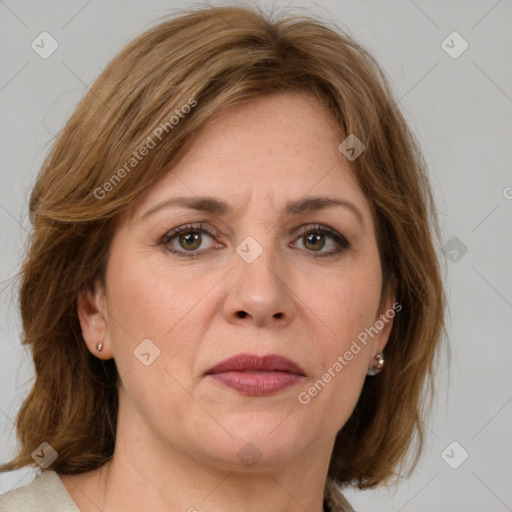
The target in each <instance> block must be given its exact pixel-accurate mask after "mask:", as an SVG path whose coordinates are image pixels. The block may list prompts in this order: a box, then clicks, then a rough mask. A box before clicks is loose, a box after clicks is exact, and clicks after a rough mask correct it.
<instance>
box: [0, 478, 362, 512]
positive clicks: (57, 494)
mask: <svg viewBox="0 0 512 512" xmlns="http://www.w3.org/2000/svg"><path fill="white" fill-rule="evenodd" d="M324 497H325V502H324V508H325V505H327V507H328V508H326V510H330V512H355V511H354V509H353V508H352V507H351V506H350V505H349V503H348V501H347V500H346V499H345V497H344V496H343V495H342V494H341V493H340V491H339V490H338V489H337V488H336V486H335V485H334V484H333V483H332V482H331V481H327V483H326V486H325V493H324ZM0 511H1V512H80V510H79V509H78V507H77V506H76V504H75V502H74V501H73V499H72V498H71V496H70V495H69V493H68V491H67V489H66V487H64V484H63V483H62V480H61V479H60V478H59V475H57V473H55V471H51V470H45V471H43V472H42V473H41V474H40V475H39V476H37V477H36V478H35V479H34V480H33V481H32V482H30V483H29V484H27V485H25V486H23V487H19V488H17V489H14V490H12V491H9V492H7V493H5V494H2V495H1V496H0Z"/></svg>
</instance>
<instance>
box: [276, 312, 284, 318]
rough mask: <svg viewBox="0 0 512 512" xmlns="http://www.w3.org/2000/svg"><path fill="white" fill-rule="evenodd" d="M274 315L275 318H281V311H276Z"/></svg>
mask: <svg viewBox="0 0 512 512" xmlns="http://www.w3.org/2000/svg"><path fill="white" fill-rule="evenodd" d="M274 316H275V317H276V318H283V313H276V314H275V315H274Z"/></svg>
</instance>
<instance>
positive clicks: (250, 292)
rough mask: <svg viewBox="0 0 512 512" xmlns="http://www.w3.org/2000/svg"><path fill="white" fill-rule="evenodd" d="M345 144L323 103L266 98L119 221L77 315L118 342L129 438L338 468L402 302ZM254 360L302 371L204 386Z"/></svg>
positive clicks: (96, 335)
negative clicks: (340, 435)
mask: <svg viewBox="0 0 512 512" xmlns="http://www.w3.org/2000/svg"><path fill="white" fill-rule="evenodd" d="M200 107H201V105H200V104H199V105H198V107H197V108H200ZM341 142H342V139H340V138H339V136H338V135H337V134H336V131H335V128H334V126H333V125H332V121H331V119H330V117H329V114H328V112H327V111H326V110H325V109H324V108H323V107H322V105H321V104H320V103H318V101H317V100H316V99H315V98H313V97H312V96H308V95H299V94H292V93H280V94H276V95H273V96H268V97H262V98H260V99H258V100H254V101H252V102H251V103H248V104H246V105H243V106H238V107H237V108H236V109H235V110H230V111H227V112H226V113H225V114H223V116H222V117H221V118H220V119H218V120H217V121H216V122H215V123H212V124H211V125H208V126H206V127H205V129H204V131H203V132H202V133H201V134H200V135H199V136H198V137H197V139H196V141H195V145H194V147H193V148H192V150H191V151H190V152H189V153H188V155H187V156H185V158H183V160H181V162H180V163H179V165H177V166H176V167H174V168H173V169H172V171H170V172H169V173H168V174H167V175H166V176H165V177H164V178H163V179H161V181H160V182H159V183H157V184H156V185H155V186H153V187H152V188H150V189H149V190H147V191H146V192H145V193H144V194H143V195H141V196H140V197H139V198H138V199H137V201H136V202H135V203H134V204H133V205H132V207H131V209H130V210H128V211H127V212H125V213H124V214H123V216H122V217H120V218H119V223H118V225H117V229H116V232H115V235H114V238H113V242H112V246H111V251H110V256H109V261H108V265H107V271H106V280H105V289H103V288H102V287H101V285H99V284H97V287H96V289H95V295H94V297H95V300H94V301H93V302H94V303H95V304H96V305H97V306H98V308H99V313H95V312H94V307H90V306H87V307H86V306H85V305H84V304H85V302H83V301H82V300H81V301H79V312H80V320H81V324H82V330H83V333H84V337H85V339H86V341H87V343H88V345H89V347H90V349H91V351H93V352H94V349H93V347H95V345H96V343H97V342H98V341H100V340H103V343H104V349H103V351H102V352H101V353H100V354H97V353H96V352H95V354H96V355H98V356H99V357H102V358H108V357H114V359H115V362H116V365H117V368H118V371H119V375H120V380H119V392H120V418H119V425H118V429H126V430H127V431H129V430H130V429H131V428H132V426H133V425H136V426H137V439H138V442H139V443H142V445H143V446H144V447H146V448H149V447H151V449H157V450H160V453H166V452H165V450H168V451H169V452H175V453H178V452H179V453H185V454H187V455H188V456H190V457H192V458H195V457H198V458H201V459H202V460H203V461H204V460H209V461H211V462H213V463H215V464H217V465H220V466H222V467H227V468H233V467H242V466H241V465H242V464H246V466H252V465H253V464H254V463H255V462H257V463H258V464H259V465H260V467H265V465H266V464H269V465H272V464H273V465H275V464H279V463H284V462H285V461H290V460H293V459H296V460H298V458H299V457H308V458H311V457H312V456H313V455H314V456H315V457H318V456H319V454H321V457H323V458H326V459H328V458H329V457H330V451H331V450H332V445H333V442H334V439H335V436H336V433H337V432H338V431H339V429H340V428H341V427H342V426H343V425H344V423H345V422H346V421H347V419H348V418H349V416H350V415H351V413H352V411H353V409H354V407H355V405H356V403H357V400H358V397H359V395H360V392H361V389H362V386H363V383H364V380H365V378H366V372H367V369H368V368H369V367H370V366H372V364H373V362H374V360H373V358H374V356H375V354H376V353H377V352H378V351H380V350H382V349H383V348H384V345H385V343H386V341H387V337H388V335H389V332H390V329H391V325H392V321H390V320H388V321H387V322H384V324H385V326H384V327H383V328H382V329H380V330H379V332H378V334H376V335H374V336H373V337H372V336H368V330H367V331H365V329H369V328H373V327H374V326H375V324H376V322H377V321H378V320H379V319H380V318H381V315H382V314H383V313H386V311H389V310H390V308H392V305H393V302H394V298H393V297H392V296H389V297H385V299H386V301H383V303H380V302H379V299H380V293H381V284H382V282H381V268H380V264H379V255H378V249H377V243H376V238H375V231H374V224H373V221H372V215H371V210H370V204H369V203H368V200H367V199H366V198H365V196H364V195H363V193H362V191H361V190H360V188H359V186H358V185H357V183H356V180H355V178H354V176H353V174H352V171H351V169H350V167H349V164H350V162H348V161H347V159H345V157H344V156H343V155H342V154H341V153H340V151H339V149H338V146H339V144H340V143H341ZM157 150H158V148H155V149H153V151H157ZM125 179H128V180H129V179H130V178H129V176H127V177H126V178H125ZM177 198H180V201H179V202H178V201H177ZM203 198H208V201H206V200H204V201H201V200H202V199H203ZM311 198H329V199H331V200H336V201H340V202H341V203H343V202H346V203H350V204H351V205H352V206H343V204H341V205H335V204H334V203H333V202H331V203H330V204H328V205H327V204H326V202H325V201H324V202H322V201H316V202H314V201H310V199H311ZM171 200H173V201H175V202H172V203H171ZM213 201H215V202H216V203H214V202H213ZM187 202H190V203H191V204H192V203H193V204H195V206H196V207H195V208H193V207H191V206H189V207H187V206H186V203H187ZM217 203H218V204H217ZM177 228H180V229H182V231H181V232H180V233H179V234H175V233H174V230H175V229H177ZM328 231H329V232H330V233H329V232H328ZM345 241H346V242H345ZM347 243H348V245H347ZM382 323H383V322H382V321H381V322H378V324H379V325H382ZM365 332H366V337H365V335H364V334H363V333H365ZM373 332H374V331H373ZM358 336H359V338H358ZM365 338H366V339H365ZM363 339H365V342H362V340H363ZM356 347H358V348H359V350H357V348H356ZM348 353H350V354H351V355H352V357H350V354H348ZM240 354H245V355H247V354H249V355H254V356H265V355H269V354H274V355H280V356H283V357H286V358H288V359H290V360H292V361H293V362H294V363H295V364H296V366H297V368H294V369H293V370H292V371H283V370H286V368H284V367H280V366H279V365H277V366H272V361H270V363H269V364H270V365H271V366H268V367H264V368H265V369H266V371H261V370H260V371H257V370H256V369H254V368H253V369H252V371H250V369H249V370H248V369H247V368H246V367H244V366H238V367H236V364H235V368H233V367H231V371H230V368H224V371H222V369H219V372H218V373H214V374H209V373H207V372H208V371H209V370H210V369H212V367H214V366H215V365H217V364H218V363H220V362H222V361H224V360H226V359H228V358H231V357H232V356H236V355H240ZM276 361H277V360H276V359H274V361H273V362H274V363H276ZM253 362H254V361H253ZM278 362H279V361H277V363H278ZM245 363H247V359H246V360H245ZM277 363H276V364H277ZM336 363H338V364H336ZM238 364H239V365H242V363H241V362H239V363H238ZM228 366H229V365H228ZM340 367H341V368H340ZM244 368H245V371H241V370H244ZM279 370H280V371H279ZM288 370H290V368H288ZM329 377H330V378H329ZM315 383H316V386H315ZM315 390H316V392H315ZM133 428H134V427H133ZM162 450H163V451H162ZM306 460H307V459H306ZM248 461H251V462H248Z"/></svg>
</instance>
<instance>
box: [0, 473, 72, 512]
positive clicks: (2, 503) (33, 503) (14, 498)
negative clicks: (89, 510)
mask: <svg viewBox="0 0 512 512" xmlns="http://www.w3.org/2000/svg"><path fill="white" fill-rule="evenodd" d="M0 510H1V511H2V512H19V511H20V510H23V511H24V512H32V511H34V512H35V511H37V512H79V510H78V508H77V506H76V505H75V503H74V501H73V500H72V498H71V496H70V495H69V493H68V492H67V490H66V488H65V487H64V484H63V483H62V481H61V479H60V478H59V475H57V473H55V471H50V470H46V471H43V472H42V473H41V474H40V475H39V476H37V477H36V478H35V479H34V480H33V481H32V482H30V483H29V484H28V485H25V486H23V487H19V488H18V489H14V490H12V491H9V492H7V493H5V494H2V495H1V496H0Z"/></svg>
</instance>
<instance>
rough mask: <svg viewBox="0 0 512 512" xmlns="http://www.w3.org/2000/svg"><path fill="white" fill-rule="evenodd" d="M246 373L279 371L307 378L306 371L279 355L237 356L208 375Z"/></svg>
mask: <svg viewBox="0 0 512 512" xmlns="http://www.w3.org/2000/svg"><path fill="white" fill-rule="evenodd" d="M244 371H266V372H271V371H279V372H288V373H293V374H296V375H304V376H305V373H304V370H303V369H302V368H301V367H300V366H299V365H298V364H297V363H295V362H294V361H292V360H291V359H288V358H287V357H284V356H281V355H279V354H268V355H264V356H258V355H256V354H237V355H234V356H232V357H229V358H228V359H225V360H224V361H221V362H220V363H218V364H216V365H215V366H213V367H212V368H210V369H209V370H207V371H206V374H212V373H223V372H244Z"/></svg>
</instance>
